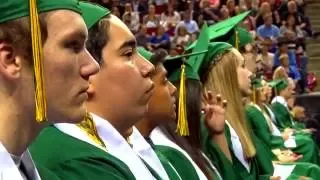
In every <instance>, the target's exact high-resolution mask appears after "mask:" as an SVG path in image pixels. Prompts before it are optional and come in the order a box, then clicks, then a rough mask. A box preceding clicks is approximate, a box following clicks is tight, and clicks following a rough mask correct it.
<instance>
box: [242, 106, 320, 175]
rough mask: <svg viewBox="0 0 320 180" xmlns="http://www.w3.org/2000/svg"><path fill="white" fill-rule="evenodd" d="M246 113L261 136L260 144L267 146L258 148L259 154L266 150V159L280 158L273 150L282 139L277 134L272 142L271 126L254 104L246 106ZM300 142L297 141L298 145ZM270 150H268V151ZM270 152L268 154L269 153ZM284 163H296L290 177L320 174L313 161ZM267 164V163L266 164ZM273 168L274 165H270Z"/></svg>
mask: <svg viewBox="0 0 320 180" xmlns="http://www.w3.org/2000/svg"><path fill="white" fill-rule="evenodd" d="M246 114H247V119H248V121H249V123H250V125H251V127H252V129H253V132H254V133H255V135H256V137H257V138H259V140H261V141H259V140H258V141H259V142H260V143H259V144H260V146H265V148H264V149H257V155H259V154H260V153H261V152H262V151H264V152H265V153H264V157H265V161H272V160H278V159H277V157H276V156H274V155H273V153H272V152H271V149H273V148H272V147H274V146H277V143H278V142H280V141H282V142H283V140H282V138H281V137H280V138H281V140H280V139H278V137H277V136H276V138H275V139H276V140H275V142H272V140H273V138H272V137H269V136H272V135H271V132H270V129H269V126H268V124H267V122H266V119H265V118H264V116H263V114H262V113H261V112H260V111H259V110H258V109H257V108H256V107H254V106H247V108H246ZM267 134H268V135H267ZM255 141H256V142H255V144H257V139H256V140H255ZM298 144H299V143H297V145H298ZM280 146H281V147H283V145H278V147H275V148H279V147H280ZM266 150H268V151H266ZM267 153H268V154H267ZM282 165H295V168H294V169H293V172H292V174H291V175H290V176H289V177H288V179H296V178H297V177H299V176H307V177H311V178H316V177H318V176H319V173H320V168H319V166H317V165H316V164H312V163H301V162H296V163H283V164H282ZM265 166H266V164H265ZM270 168H273V167H270Z"/></svg>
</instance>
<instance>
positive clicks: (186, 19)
mask: <svg viewBox="0 0 320 180" xmlns="http://www.w3.org/2000/svg"><path fill="white" fill-rule="evenodd" d="M180 26H184V27H185V28H186V29H187V31H188V33H189V34H193V33H195V32H199V26H198V24H197V22H196V21H195V20H193V19H192V18H191V12H190V11H185V12H184V14H183V21H181V22H180V23H179V24H178V25H177V27H176V32H177V30H178V28H179V27H180Z"/></svg>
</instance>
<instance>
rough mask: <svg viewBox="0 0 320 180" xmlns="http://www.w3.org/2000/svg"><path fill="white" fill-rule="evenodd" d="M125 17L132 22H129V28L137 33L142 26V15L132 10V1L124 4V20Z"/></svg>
mask: <svg viewBox="0 0 320 180" xmlns="http://www.w3.org/2000/svg"><path fill="white" fill-rule="evenodd" d="M124 19H126V20H130V23H129V24H127V25H128V27H129V29H130V30H131V31H132V32H133V33H137V32H138V30H139V27H140V17H139V13H138V12H133V11H132V5H131V3H126V4H125V5H124V14H123V16H122V20H123V21H124Z"/></svg>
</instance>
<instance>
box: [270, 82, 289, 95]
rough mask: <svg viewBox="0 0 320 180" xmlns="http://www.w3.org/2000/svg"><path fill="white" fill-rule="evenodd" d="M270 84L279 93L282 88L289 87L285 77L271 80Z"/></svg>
mask: <svg viewBox="0 0 320 180" xmlns="http://www.w3.org/2000/svg"><path fill="white" fill-rule="evenodd" d="M268 85H269V86H270V87H272V88H274V90H275V92H276V94H278V93H279V92H280V91H281V90H283V89H285V88H287V87H288V82H287V81H286V80H284V79H279V80H273V81H271V82H269V83H268Z"/></svg>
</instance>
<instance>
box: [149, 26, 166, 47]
mask: <svg viewBox="0 0 320 180" xmlns="http://www.w3.org/2000/svg"><path fill="white" fill-rule="evenodd" d="M150 43H151V47H152V48H153V49H158V48H162V49H166V50H169V49H170V36H169V35H168V34H167V33H166V31H165V28H164V27H162V26H159V27H158V30H157V33H156V34H155V35H153V36H151V38H150Z"/></svg>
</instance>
